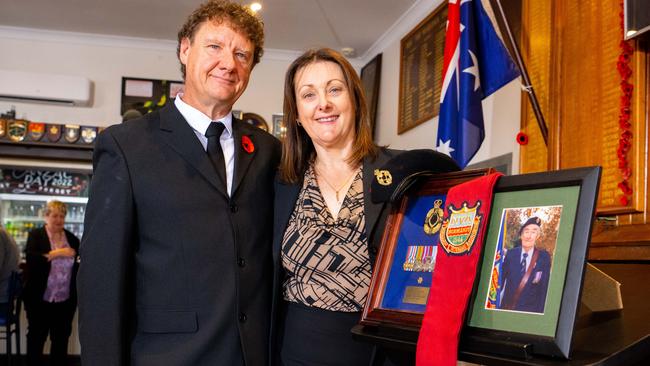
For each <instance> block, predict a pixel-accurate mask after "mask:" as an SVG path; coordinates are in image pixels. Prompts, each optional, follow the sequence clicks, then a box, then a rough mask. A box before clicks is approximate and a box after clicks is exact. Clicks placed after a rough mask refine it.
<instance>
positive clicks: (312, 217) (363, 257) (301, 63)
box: [273, 49, 396, 365]
mask: <svg viewBox="0 0 650 366" xmlns="http://www.w3.org/2000/svg"><path fill="white" fill-rule="evenodd" d="M284 98H285V99H284V116H285V118H286V122H287V136H286V140H285V143H284V146H283V151H282V162H281V166H280V172H279V178H280V179H279V182H278V183H277V184H276V196H275V199H276V202H275V220H276V221H275V226H274V247H273V249H274V252H273V255H274V264H275V266H274V269H275V284H276V287H275V290H276V292H275V295H274V299H275V301H274V314H276V324H275V326H274V327H275V328H274V329H275V330H276V331H278V335H277V342H278V343H277V345H278V350H277V351H275V352H274V353H275V354H276V356H277V357H279V358H280V359H281V360H280V362H281V363H282V364H284V365H298V364H301V365H302V364H306V365H364V364H366V365H367V364H369V362H370V359H371V356H372V346H370V345H369V344H367V343H362V342H357V341H355V340H353V339H352V335H351V333H350V329H351V328H352V327H353V326H354V325H355V324H357V322H358V321H359V319H360V315H361V314H360V312H361V310H362V309H363V306H364V303H365V301H366V297H367V295H368V289H369V285H370V278H371V274H372V266H373V264H374V261H375V256H376V254H377V248H378V247H379V245H380V243H379V241H380V240H381V238H380V236H381V233H382V231H383V223H384V222H385V220H384V219H380V216H384V217H385V215H386V214H387V212H386V211H387V210H385V209H384V208H385V207H384V204H383V203H378V204H375V203H373V202H371V201H370V194H369V187H370V183H371V181H372V179H374V175H373V171H374V169H375V168H376V167H380V166H382V165H383V164H384V163H386V162H387V161H388V160H389V158H390V157H391V156H393V155H395V154H396V152H394V151H390V150H386V149H382V148H379V147H377V146H376V145H375V144H374V143H373V142H372V137H371V132H370V128H369V124H368V113H367V109H366V104H365V98H364V95H363V92H362V86H361V81H360V80H359V77H358V76H357V74H356V72H355V71H354V69H353V68H352V66H351V65H350V63H349V62H348V61H347V60H346V59H345V58H344V57H343V56H342V55H340V54H339V53H338V52H336V51H334V50H331V49H318V50H310V51H307V52H306V53H304V54H303V55H302V56H300V57H299V58H298V59H296V60H295V61H294V62H293V63H292V65H291V66H290V67H289V70H288V71H287V75H286V79H285V86H284ZM378 223H381V224H378Z"/></svg>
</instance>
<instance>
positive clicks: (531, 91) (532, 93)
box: [496, 0, 548, 146]
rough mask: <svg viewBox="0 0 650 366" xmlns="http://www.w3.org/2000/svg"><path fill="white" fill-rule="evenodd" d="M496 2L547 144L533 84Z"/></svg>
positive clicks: (497, 1)
mask: <svg viewBox="0 0 650 366" xmlns="http://www.w3.org/2000/svg"><path fill="white" fill-rule="evenodd" d="M496 3H497V6H498V7H499V15H500V16H501V20H502V21H503V25H504V27H505V31H506V34H507V35H508V40H509V41H510V46H511V48H512V51H513V52H514V56H515V61H516V62H517V66H518V67H519V71H520V72H521V77H522V78H523V79H524V85H523V89H524V90H525V91H526V93H527V94H528V100H530V104H531V105H532V107H533V112H534V113H535V118H536V119H537V124H538V125H539V131H540V132H541V133H542V137H543V138H544V144H545V145H546V146H548V127H546V121H545V120H544V114H542V108H541V107H540V106H539V101H538V100H537V95H536V94H535V90H534V89H533V85H532V83H531V82H530V78H529V77H528V70H526V65H525V64H524V59H523V58H522V57H521V52H519V46H518V45H517V41H516V40H515V37H514V36H513V35H512V31H511V30H510V25H509V24H508V19H507V18H506V14H505V12H504V11H503V7H502V6H501V0H496Z"/></svg>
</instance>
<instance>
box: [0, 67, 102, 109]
mask: <svg viewBox="0 0 650 366" xmlns="http://www.w3.org/2000/svg"><path fill="white" fill-rule="evenodd" d="M0 99H5V100H14V101H20V102H35V103H54V104H63V105H74V106H89V105H90V99H91V82H90V80H88V79H86V78H84V77H81V76H69V75H55V74H42V73H34V72H24V71H9V70H0Z"/></svg>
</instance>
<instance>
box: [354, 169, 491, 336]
mask: <svg viewBox="0 0 650 366" xmlns="http://www.w3.org/2000/svg"><path fill="white" fill-rule="evenodd" d="M492 172H494V170H493V169H480V170H469V171H462V172H453V173H443V174H437V175H435V176H432V177H429V178H426V179H425V180H424V181H423V182H420V183H419V184H417V185H415V186H413V187H412V188H411V189H410V190H409V191H408V192H407V193H406V194H405V195H404V196H403V197H402V198H401V199H400V200H399V201H398V202H396V203H394V206H393V209H392V212H391V213H390V214H389V216H388V219H387V221H386V228H385V229H384V233H383V237H382V245H381V249H380V251H379V253H378V256H377V262H376V265H375V271H374V273H373V277H372V281H371V283H370V292H369V294H368V299H367V302H366V305H365V307H364V310H363V315H362V317H361V324H362V325H368V326H380V327H382V328H399V329H406V330H411V331H414V332H416V335H417V332H418V331H419V329H420V326H421V324H422V317H423V314H424V311H425V309H426V302H427V298H428V295H429V287H430V286H431V277H432V275H433V271H434V270H435V258H436V252H437V249H438V241H439V240H438V235H439V231H440V228H441V226H442V220H443V216H444V201H445V196H446V194H447V191H448V190H449V189H450V188H451V187H453V186H455V185H457V184H460V183H463V182H466V181H469V180H471V179H475V178H478V177H481V176H484V175H487V174H490V173H492Z"/></svg>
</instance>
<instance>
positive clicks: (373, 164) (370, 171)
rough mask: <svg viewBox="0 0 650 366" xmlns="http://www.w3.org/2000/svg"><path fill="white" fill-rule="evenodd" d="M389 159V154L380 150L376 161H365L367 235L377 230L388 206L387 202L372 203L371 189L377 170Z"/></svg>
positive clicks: (368, 159)
mask: <svg viewBox="0 0 650 366" xmlns="http://www.w3.org/2000/svg"><path fill="white" fill-rule="evenodd" d="M389 158H390V157H389V155H388V154H386V153H385V152H384V151H383V150H380V152H379V154H378V155H377V157H376V158H375V159H374V160H372V159H370V158H365V159H364V160H363V208H364V211H365V215H366V233H368V234H370V233H372V232H373V230H374V229H375V225H376V224H377V219H378V218H379V214H380V213H381V210H382V209H383V208H384V205H385V204H386V203H385V202H379V203H374V202H372V200H371V199H370V197H371V193H372V192H371V188H370V187H371V184H372V181H373V179H375V169H376V168H379V167H381V166H383V165H384V164H385V163H386V162H387V161H388V159H389Z"/></svg>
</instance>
